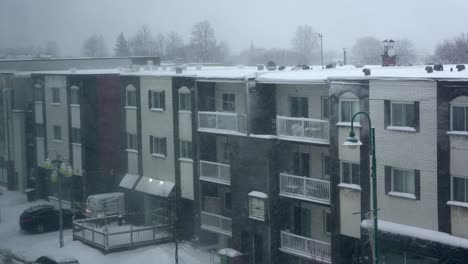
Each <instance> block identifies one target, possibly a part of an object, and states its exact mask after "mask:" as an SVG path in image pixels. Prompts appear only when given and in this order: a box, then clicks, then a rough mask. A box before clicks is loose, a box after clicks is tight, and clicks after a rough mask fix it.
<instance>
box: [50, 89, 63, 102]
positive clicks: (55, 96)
mask: <svg viewBox="0 0 468 264" xmlns="http://www.w3.org/2000/svg"><path fill="white" fill-rule="evenodd" d="M51 95H52V100H51V103H52V104H61V98H60V88H59V87H52V88H51Z"/></svg>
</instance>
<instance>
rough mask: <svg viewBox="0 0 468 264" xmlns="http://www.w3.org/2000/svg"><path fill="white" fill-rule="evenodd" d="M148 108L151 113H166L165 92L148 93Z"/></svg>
mask: <svg viewBox="0 0 468 264" xmlns="http://www.w3.org/2000/svg"><path fill="white" fill-rule="evenodd" d="M148 94H149V96H148V108H149V109H150V110H151V111H166V92H165V91H161V90H149V91H148Z"/></svg>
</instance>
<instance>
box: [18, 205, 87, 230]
mask: <svg viewBox="0 0 468 264" xmlns="http://www.w3.org/2000/svg"><path fill="white" fill-rule="evenodd" d="M62 210H63V227H64V228H71V227H72V225H73V223H72V222H73V215H74V216H75V218H76V219H82V218H83V215H82V214H81V213H79V212H78V211H72V210H70V209H62ZM19 220H20V227H21V230H26V231H28V232H32V233H43V232H45V231H51V230H57V229H59V210H58V209H56V208H54V206H52V205H48V204H44V205H37V206H33V207H31V208H28V209H26V210H25V211H24V212H23V213H22V214H21V216H20V219H19Z"/></svg>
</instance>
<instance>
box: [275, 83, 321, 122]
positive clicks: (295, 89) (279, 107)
mask: <svg viewBox="0 0 468 264" xmlns="http://www.w3.org/2000/svg"><path fill="white" fill-rule="evenodd" d="M291 96H300V97H308V99H309V100H308V105H309V118H312V119H322V99H321V98H322V97H323V96H328V87H327V85H326V84H315V85H314V84H308V85H300V84H298V85H294V84H279V85H277V89H276V112H277V114H278V115H280V116H290V114H291V113H290V112H289V111H290V109H289V97H291Z"/></svg>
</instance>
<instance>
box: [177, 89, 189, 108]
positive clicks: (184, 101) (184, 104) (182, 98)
mask: <svg viewBox="0 0 468 264" xmlns="http://www.w3.org/2000/svg"><path fill="white" fill-rule="evenodd" d="M190 100H191V97H190V93H185V92H183V93H179V110H181V111H191V109H192V102H191V101H190Z"/></svg>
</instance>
